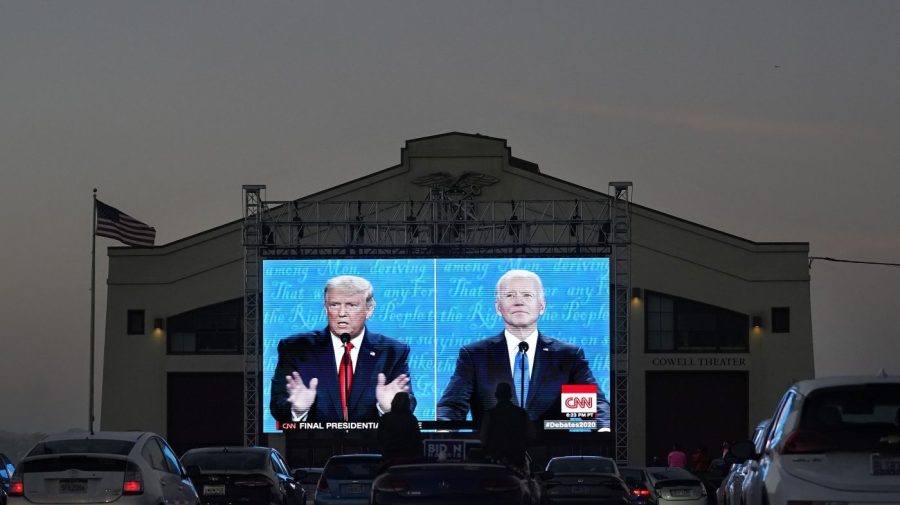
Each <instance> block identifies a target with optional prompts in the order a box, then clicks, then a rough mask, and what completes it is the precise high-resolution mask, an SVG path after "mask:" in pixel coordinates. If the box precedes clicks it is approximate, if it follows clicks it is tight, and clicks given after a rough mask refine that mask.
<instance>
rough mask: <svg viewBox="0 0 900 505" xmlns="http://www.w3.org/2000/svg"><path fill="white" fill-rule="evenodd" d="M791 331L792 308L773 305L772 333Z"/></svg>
mask: <svg viewBox="0 0 900 505" xmlns="http://www.w3.org/2000/svg"><path fill="white" fill-rule="evenodd" d="M790 331H791V308H790V307H772V333H789V332H790Z"/></svg>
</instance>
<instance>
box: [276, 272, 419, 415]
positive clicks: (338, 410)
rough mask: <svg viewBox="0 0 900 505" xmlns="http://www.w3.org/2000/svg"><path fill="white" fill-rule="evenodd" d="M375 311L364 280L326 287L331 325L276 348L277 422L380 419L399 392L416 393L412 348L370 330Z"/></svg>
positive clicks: (348, 278)
mask: <svg viewBox="0 0 900 505" xmlns="http://www.w3.org/2000/svg"><path fill="white" fill-rule="evenodd" d="M374 311H375V297H374V294H373V290H372V284H371V283H370V282H369V281H367V280H366V279H363V278H362V277H357V276H353V275H341V276H338V277H334V278H332V279H331V280H329V281H328V283H326V284H325V314H326V316H327V317H328V326H327V327H326V328H325V329H323V330H317V331H313V332H311V333H303V334H299V335H294V336H291V337H288V338H286V339H284V340H282V341H281V342H279V344H278V365H277V366H276V368H275V375H274V376H273V377H272V399H271V402H270V404H269V407H270V409H271V411H272V416H273V417H274V418H275V419H276V420H277V421H279V423H284V422H292V421H293V422H303V421H306V422H315V421H324V422H329V421H376V420H378V417H379V416H380V415H381V414H384V413H386V412H389V411H390V410H391V400H393V399H394V395H395V394H397V393H398V392H401V391H403V392H407V393H412V392H411V388H410V378H409V363H408V361H407V360H408V357H409V346H408V345H406V344H404V343H402V342H400V341H398V340H395V339H393V338H390V337H386V336H384V335H380V334H378V333H374V332H369V331H367V330H366V320H368V319H369V318H370V317H371V316H372V313H373V312H374ZM411 401H412V408H413V409H414V408H415V397H412V398H411Z"/></svg>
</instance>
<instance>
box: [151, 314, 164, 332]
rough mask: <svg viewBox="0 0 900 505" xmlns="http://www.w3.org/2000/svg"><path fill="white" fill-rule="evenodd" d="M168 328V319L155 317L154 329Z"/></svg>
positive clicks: (162, 329)
mask: <svg viewBox="0 0 900 505" xmlns="http://www.w3.org/2000/svg"><path fill="white" fill-rule="evenodd" d="M165 330H166V320H165V319H163V318H161V317H157V318H155V319H153V331H165Z"/></svg>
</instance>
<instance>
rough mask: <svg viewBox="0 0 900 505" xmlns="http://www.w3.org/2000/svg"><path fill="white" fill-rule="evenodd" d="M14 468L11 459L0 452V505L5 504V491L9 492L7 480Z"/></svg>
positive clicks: (10, 477)
mask: <svg viewBox="0 0 900 505" xmlns="http://www.w3.org/2000/svg"><path fill="white" fill-rule="evenodd" d="M15 469H16V467H15V466H13V463H12V460H11V459H9V457H7V455H6V454H3V453H2V452H0V505H6V493H7V492H9V482H10V479H12V474H13V472H14V471H15Z"/></svg>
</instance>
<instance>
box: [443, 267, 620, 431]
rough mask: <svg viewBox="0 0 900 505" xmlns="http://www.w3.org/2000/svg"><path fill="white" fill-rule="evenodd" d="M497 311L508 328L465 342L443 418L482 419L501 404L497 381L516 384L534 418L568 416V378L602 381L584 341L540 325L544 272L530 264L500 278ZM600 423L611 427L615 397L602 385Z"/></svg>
mask: <svg viewBox="0 0 900 505" xmlns="http://www.w3.org/2000/svg"><path fill="white" fill-rule="evenodd" d="M494 305H495V308H496V310H497V313H498V314H499V315H500V316H501V317H502V318H503V321H504V323H505V329H504V331H503V332H502V333H500V334H499V335H495V336H492V337H487V338H484V339H482V340H478V341H476V342H473V343H471V344H468V345H465V346H463V347H462V348H461V349H460V350H459V357H458V358H457V360H456V369H455V371H454V372H453V376H452V377H451V378H450V382H449V384H448V385H447V388H446V389H445V390H444V394H443V395H442V396H441V399H440V400H439V401H438V405H437V418H438V419H439V420H449V421H462V420H465V419H466V414H467V413H469V412H471V413H472V420H473V421H474V422H475V424H476V425H478V424H480V422H481V418H482V416H483V414H484V412H485V411H486V410H487V409H489V408H491V407H493V406H494V404H495V399H494V392H495V390H496V388H497V384H498V383H501V382H507V383H509V384H512V385H513V403H515V404H516V405H519V406H523V407H524V408H525V410H526V411H527V412H528V415H529V417H530V418H531V419H532V420H533V421H542V420H548V419H564V416H563V415H562V412H561V407H560V397H561V394H560V393H561V386H562V385H563V384H580V385H585V384H593V385H596V384H597V381H596V380H595V379H594V374H593V373H592V372H591V369H590V367H589V366H588V362H587V359H586V358H585V356H584V351H583V350H582V349H581V347H579V346H577V345H574V344H569V343H566V342H563V341H561V340H557V339H555V338H552V337H550V336H548V335H545V334H543V333H541V332H540V331H539V330H538V319H539V318H540V316H541V315H543V313H544V310H545V309H546V301H545V300H544V287H543V284H542V283H541V278H540V277H538V275H537V274H535V273H534V272H530V271H528V270H510V271H508V272H506V273H505V274H503V276H502V277H500V280H498V281H497V288H496V299H495V301H494ZM596 416H597V420H598V423H597V426H598V428H599V429H601V430H602V431H608V430H609V403H608V402H607V400H606V397H605V396H604V394H603V391H601V390H599V389H598V390H597V414H596Z"/></svg>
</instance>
